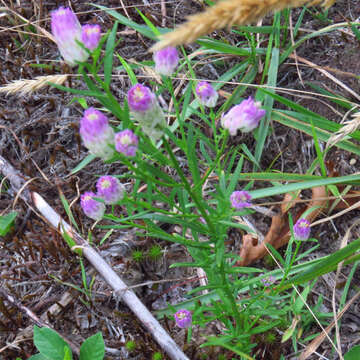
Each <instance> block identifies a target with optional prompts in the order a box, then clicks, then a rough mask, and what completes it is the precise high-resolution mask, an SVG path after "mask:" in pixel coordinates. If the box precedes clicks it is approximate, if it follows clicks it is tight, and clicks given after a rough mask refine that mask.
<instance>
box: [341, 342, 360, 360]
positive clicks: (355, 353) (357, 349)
mask: <svg viewBox="0 0 360 360" xmlns="http://www.w3.org/2000/svg"><path fill="white" fill-rule="evenodd" d="M359 359H360V345H356V346H354V347H353V348H351V349H350V350H349V351H348V352H347V353H346V354H345V355H344V360H359Z"/></svg>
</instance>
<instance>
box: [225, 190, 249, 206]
mask: <svg viewBox="0 0 360 360" xmlns="http://www.w3.org/2000/svg"><path fill="white" fill-rule="evenodd" d="M250 200H251V195H250V194H249V193H248V192H247V191H234V192H233V193H232V194H231V196H230V201H231V206H232V207H233V208H235V209H236V210H241V209H242V208H244V207H249V206H251V203H250Z"/></svg>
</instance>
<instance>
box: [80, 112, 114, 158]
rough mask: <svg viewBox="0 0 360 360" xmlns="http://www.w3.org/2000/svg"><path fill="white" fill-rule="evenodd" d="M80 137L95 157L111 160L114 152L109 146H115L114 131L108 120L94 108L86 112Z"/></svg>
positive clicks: (82, 120) (81, 122)
mask: <svg viewBox="0 0 360 360" xmlns="http://www.w3.org/2000/svg"><path fill="white" fill-rule="evenodd" d="M80 135H81V138H82V140H83V142H84V144H85V146H86V147H87V149H89V151H90V152H91V153H92V154H94V155H95V156H99V157H101V158H102V159H104V160H109V159H110V158H111V157H112V156H113V155H114V150H113V149H112V148H111V147H110V146H109V145H112V144H114V131H113V129H112V128H111V127H110V125H109V121H108V118H107V117H106V116H105V115H104V114H103V113H102V112H101V111H99V110H96V109H95V108H93V107H90V108H89V109H87V110H85V111H84V116H83V117H82V119H81V120H80Z"/></svg>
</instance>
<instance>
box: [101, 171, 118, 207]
mask: <svg viewBox="0 0 360 360" xmlns="http://www.w3.org/2000/svg"><path fill="white" fill-rule="evenodd" d="M96 189H97V196H98V197H101V198H103V199H104V201H105V204H116V203H117V202H118V201H120V200H122V198H123V197H124V192H125V188H124V185H123V184H121V182H120V181H119V180H118V179H117V178H115V177H113V176H101V177H100V178H99V180H98V181H97V183H96Z"/></svg>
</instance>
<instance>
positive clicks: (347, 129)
mask: <svg viewBox="0 0 360 360" xmlns="http://www.w3.org/2000/svg"><path fill="white" fill-rule="evenodd" d="M352 117H353V120H350V121H347V122H346V123H345V125H344V126H343V127H342V128H341V129H340V130H339V131H337V132H336V133H335V134H333V135H332V136H331V137H330V138H329V140H328V141H327V143H326V147H330V146H334V145H336V144H337V143H338V142H340V141H341V140H343V139H344V138H345V137H346V136H348V135H349V134H352V133H353V132H354V131H356V130H357V129H359V128H360V112H357V113H355V114H353V115H352Z"/></svg>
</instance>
